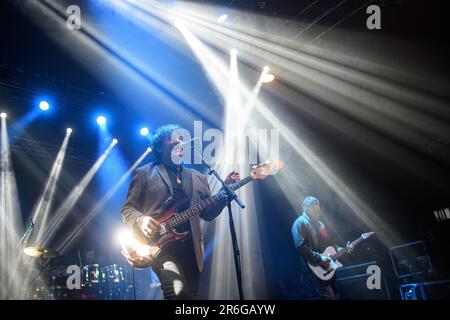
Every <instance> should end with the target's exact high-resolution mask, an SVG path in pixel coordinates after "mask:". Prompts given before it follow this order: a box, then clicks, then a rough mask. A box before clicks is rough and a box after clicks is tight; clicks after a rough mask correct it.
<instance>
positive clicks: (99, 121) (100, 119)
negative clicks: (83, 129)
mask: <svg viewBox="0 0 450 320" xmlns="http://www.w3.org/2000/svg"><path fill="white" fill-rule="evenodd" d="M97 124H98V125H99V126H104V125H105V124H106V118H105V117H104V116H99V117H97Z"/></svg>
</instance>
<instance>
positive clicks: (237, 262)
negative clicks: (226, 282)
mask: <svg viewBox="0 0 450 320" xmlns="http://www.w3.org/2000/svg"><path fill="white" fill-rule="evenodd" d="M194 151H195V152H196V153H197V154H198V155H199V156H200V159H201V160H202V163H203V164H204V165H205V166H206V167H207V168H208V174H209V175H214V176H215V177H216V178H217V180H219V182H220V184H221V185H222V190H223V191H224V192H225V194H226V195H225V199H226V201H227V208H228V217H229V219H228V220H229V226H230V234H231V242H232V244H233V254H234V268H235V270H236V280H237V286H238V291H239V300H243V299H244V294H243V290H242V271H241V254H240V251H239V244H238V241H237V237H236V229H235V227H234V221H233V212H232V209H231V203H232V202H233V201H236V203H237V204H238V205H239V207H241V208H242V209H244V208H245V205H244V204H243V203H242V201H241V199H240V198H239V197H238V195H237V194H236V192H234V190H232V189H231V188H230V187H229V186H228V185H227V184H226V183H225V182H224V181H223V180H222V178H221V177H220V175H219V174H218V173H217V171H216V170H214V169H213V168H212V167H211V166H210V165H209V164H208V163H206V161H205V160H204V159H203V156H202V155H201V154H200V153H199V152H198V151H197V150H195V148H194Z"/></svg>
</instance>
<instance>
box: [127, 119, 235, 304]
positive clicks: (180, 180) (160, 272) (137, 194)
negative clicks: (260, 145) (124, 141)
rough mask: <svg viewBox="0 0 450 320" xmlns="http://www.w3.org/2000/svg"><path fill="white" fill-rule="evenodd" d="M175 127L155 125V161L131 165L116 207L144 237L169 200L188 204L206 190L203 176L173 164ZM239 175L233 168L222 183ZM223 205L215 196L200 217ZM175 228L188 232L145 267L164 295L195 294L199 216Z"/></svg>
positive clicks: (153, 231) (178, 151) (178, 152)
mask: <svg viewBox="0 0 450 320" xmlns="http://www.w3.org/2000/svg"><path fill="white" fill-rule="evenodd" d="M177 128H179V127H178V126H177V125H166V126H163V127H160V128H159V129H157V130H156V133H155V135H154V136H153V139H152V147H153V152H154V154H155V157H156V159H157V161H156V162H154V163H149V164H147V165H145V166H143V167H141V168H138V169H137V170H136V172H135V174H134V177H133V179H132V181H131V184H130V187H129V190H128V195H127V199H126V202H125V205H124V207H123V209H122V217H123V220H124V222H125V223H126V224H127V225H128V226H129V227H131V228H138V229H139V230H140V231H141V232H142V233H144V235H146V236H148V237H150V238H152V237H156V236H157V235H158V229H159V223H158V221H157V220H156V218H158V217H159V216H160V215H161V214H162V213H163V212H165V211H166V209H168V208H170V207H171V206H172V205H173V204H175V203H177V202H180V201H181V202H183V203H185V207H186V208H188V207H190V206H192V205H194V204H195V203H197V202H200V201H201V200H203V199H206V198H208V197H210V195H211V191H210V188H209V185H208V182H207V180H206V176H204V175H203V174H201V173H199V172H198V171H195V170H192V169H189V168H185V167H183V165H182V164H181V163H174V160H177V159H181V158H182V156H183V149H182V148H174V147H175V146H176V145H177V144H179V143H181V142H182V141H181V140H180V139H174V140H172V133H173V131H174V130H175V129H177ZM178 162H181V161H178ZM239 179H240V177H239V173H237V172H234V171H233V172H232V173H230V174H229V175H228V176H227V178H226V179H225V182H226V183H227V184H232V183H233V182H235V181H237V180H239ZM225 205H226V202H225V201H221V202H219V203H218V204H217V205H216V206H213V207H211V208H209V209H205V210H204V211H203V212H202V213H201V214H200V218H202V219H203V220H206V221H211V220H213V219H215V218H216V217H217V216H218V215H219V214H220V213H221V212H222V210H223V208H224V207H225ZM177 231H178V232H184V231H190V234H191V236H189V237H187V238H185V239H183V240H180V241H177V242H175V243H173V244H171V245H169V246H167V247H166V248H164V249H162V251H161V254H160V255H159V256H158V259H157V261H156V262H155V263H154V264H153V265H152V266H151V267H152V269H153V271H154V272H155V273H156V274H157V276H158V278H159V280H160V282H161V289H162V291H163V294H164V298H165V299H195V298H196V295H197V290H198V279H199V275H200V272H201V271H202V268H203V240H202V235H201V230H200V219H199V216H194V217H192V218H191V219H190V220H189V221H188V222H186V223H184V224H183V225H181V226H180V227H178V228H177Z"/></svg>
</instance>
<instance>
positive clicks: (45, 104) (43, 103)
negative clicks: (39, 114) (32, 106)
mask: <svg viewBox="0 0 450 320" xmlns="http://www.w3.org/2000/svg"><path fill="white" fill-rule="evenodd" d="M49 108H50V105H49V104H48V102H47V101H45V100H42V101H41V102H39V109H41V110H42V111H47V110H48V109H49Z"/></svg>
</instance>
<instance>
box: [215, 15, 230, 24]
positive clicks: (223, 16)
mask: <svg viewBox="0 0 450 320" xmlns="http://www.w3.org/2000/svg"><path fill="white" fill-rule="evenodd" d="M227 19H228V15H227V14H223V15H221V16H220V17H218V18H217V22H218V23H223V22H225V20H227Z"/></svg>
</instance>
